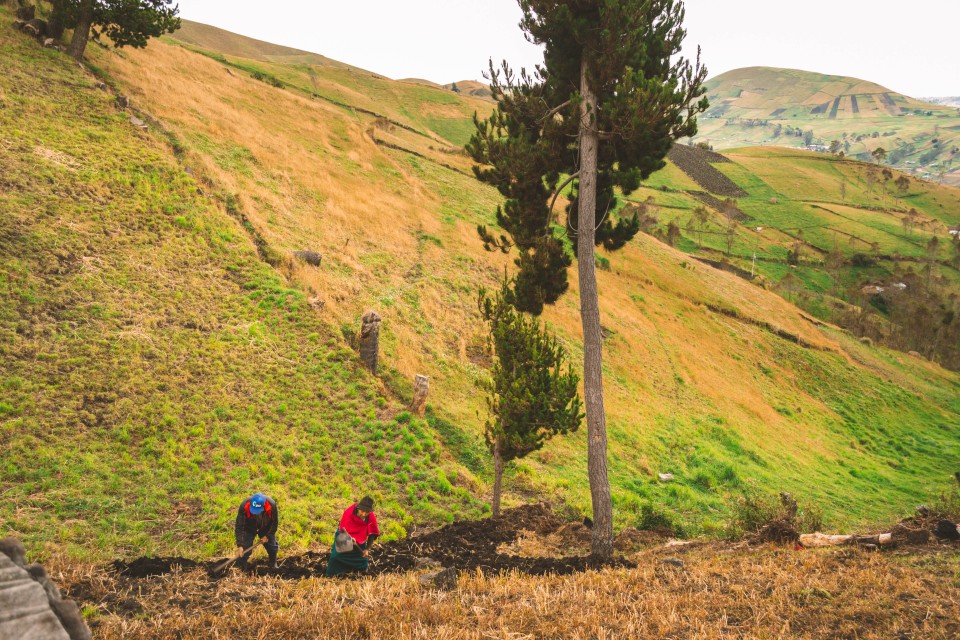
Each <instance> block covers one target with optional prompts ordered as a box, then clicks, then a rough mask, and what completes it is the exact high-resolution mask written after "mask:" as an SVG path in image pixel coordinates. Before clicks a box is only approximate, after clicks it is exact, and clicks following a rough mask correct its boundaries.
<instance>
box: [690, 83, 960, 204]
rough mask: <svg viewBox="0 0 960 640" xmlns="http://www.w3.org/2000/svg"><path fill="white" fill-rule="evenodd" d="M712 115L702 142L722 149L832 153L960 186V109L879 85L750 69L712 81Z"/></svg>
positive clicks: (709, 85)
mask: <svg viewBox="0 0 960 640" xmlns="http://www.w3.org/2000/svg"><path fill="white" fill-rule="evenodd" d="M707 96H708V97H709V99H710V109H709V110H708V111H707V112H706V113H705V114H704V115H703V117H702V118H701V119H700V131H699V133H698V134H697V136H696V138H695V140H696V141H703V142H708V143H709V144H711V145H712V146H714V147H716V148H717V149H730V148H735V147H742V146H746V145H778V146H783V147H805V146H811V145H820V146H822V147H824V148H826V147H829V146H830V145H831V143H832V142H833V141H834V140H836V141H837V142H838V144H839V149H840V150H843V152H844V153H845V154H846V155H847V156H849V157H855V158H858V159H860V160H870V159H871V154H872V153H873V152H874V151H875V150H876V149H878V148H883V149H884V150H885V151H886V153H887V157H888V162H889V163H890V164H891V165H892V166H895V167H897V168H898V169H900V170H902V171H905V172H908V173H910V174H911V175H915V176H917V177H923V178H927V179H931V180H936V181H939V182H943V183H946V184H952V185H954V186H958V185H960V110H958V109H957V108H956V107H955V106H950V105H941V104H931V103H927V102H923V101H922V100H917V99H914V98H910V97H908V96H904V95H901V94H899V93H896V92H894V91H891V90H889V89H887V88H886V87H882V86H880V85H878V84H875V83H873V82H865V81H862V80H857V79H856V78H846V77H840V76H829V75H824V74H819V73H812V72H808V71H797V70H794V69H776V68H769V67H748V68H744V69H736V70H734V71H729V72H727V73H724V74H721V75H719V76H717V77H715V78H711V79H710V80H709V81H708V82H707Z"/></svg>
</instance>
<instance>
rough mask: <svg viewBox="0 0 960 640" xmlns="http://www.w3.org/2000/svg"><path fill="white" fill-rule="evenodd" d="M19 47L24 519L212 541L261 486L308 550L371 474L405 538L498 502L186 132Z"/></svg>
mask: <svg viewBox="0 0 960 640" xmlns="http://www.w3.org/2000/svg"><path fill="white" fill-rule="evenodd" d="M0 15H4V14H0ZM0 47H2V48H3V50H4V56H3V60H2V62H0V66H2V73H0V75H2V80H0V167H2V171H0V176H2V177H0V291H2V295H0V450H2V465H0V495H2V496H3V500H2V503H0V527H2V529H3V531H5V532H9V533H14V534H16V535H18V536H20V537H22V538H23V539H25V540H27V541H32V542H37V543H40V542H53V541H55V542H56V543H57V544H58V545H61V548H64V549H66V550H67V551H69V552H70V553H72V554H76V555H81V556H84V557H104V556H106V557H108V558H109V557H116V554H118V553H122V552H123V551H124V550H130V549H136V550H141V551H148V552H150V551H155V550H158V549H164V550H170V549H177V550H179V551H181V552H185V553H189V554H191V555H213V554H217V553H221V552H222V551H223V550H225V549H229V548H231V547H232V545H233V543H232V535H231V532H232V517H233V515H234V514H235V510H236V505H237V504H238V503H239V501H240V500H241V498H242V497H243V496H245V495H249V494H250V493H252V492H254V491H256V490H258V489H259V490H263V491H266V492H268V493H269V494H271V495H273V496H274V497H275V498H276V499H277V500H278V502H279V504H280V506H281V510H282V512H283V514H282V520H283V522H284V535H283V537H284V545H285V546H287V547H305V546H309V545H311V544H316V543H317V541H318V540H320V539H329V538H330V535H331V531H332V530H333V528H334V526H335V522H336V518H337V517H338V515H339V512H340V510H342V508H343V504H344V502H345V501H347V500H349V499H350V498H352V497H356V496H359V495H362V494H363V493H366V492H370V493H371V494H373V495H375V496H377V497H378V498H379V499H380V503H381V506H380V508H381V510H382V511H383V515H384V516H385V523H387V525H388V528H387V529H386V532H388V533H389V534H390V535H392V536H396V535H398V534H399V533H401V531H402V529H401V527H402V525H403V524H404V523H407V524H409V522H412V521H413V519H414V518H416V519H417V520H433V521H437V520H444V519H448V518H452V517H453V516H454V515H455V514H461V515H466V514H470V513H474V514H476V513H479V508H478V506H479V505H478V504H477V502H476V501H475V500H474V499H473V498H472V497H471V494H470V493H469V492H468V491H467V490H465V489H464V488H463V487H462V486H458V487H454V486H453V485H451V482H450V481H451V480H452V481H453V482H454V483H456V484H458V485H462V484H463V482H467V483H468V484H469V480H468V479H467V478H468V474H466V473H465V472H463V471H462V470H460V471H459V473H460V480H458V479H457V478H458V467H457V466H456V465H454V464H452V463H451V462H450V461H449V460H447V461H444V456H443V454H442V450H441V447H440V445H439V443H438V441H437V435H436V434H435V433H433V432H432V431H431V430H430V429H429V427H427V425H425V424H424V423H422V422H420V421H417V420H414V421H410V419H409V416H408V415H405V416H400V417H399V418H398V420H393V419H391V418H388V417H387V416H394V415H396V414H397V413H398V411H399V410H398V409H396V408H392V407H391V406H390V405H389V403H388V402H387V401H386V400H385V399H384V397H383V395H382V392H381V390H379V389H378V387H377V385H376V383H375V382H374V381H373V380H372V379H371V378H370V377H369V376H368V375H367V374H366V373H364V372H363V371H361V369H360V367H359V366H358V363H357V358H356V356H355V354H354V353H353V351H352V350H350V349H349V348H348V346H347V345H346V344H345V343H344V341H343V339H342V337H341V335H340V332H339V331H338V330H337V328H336V327H331V326H330V325H329V324H328V323H326V322H324V321H323V320H322V319H321V318H319V317H318V315H317V313H316V311H315V309H313V308H312V307H311V306H310V304H308V300H307V298H308V296H307V295H306V294H305V293H304V291H303V289H302V286H301V285H299V284H297V283H291V282H290V281H288V280H287V278H285V277H284V276H282V275H281V274H279V273H278V272H276V271H275V270H274V269H272V268H271V267H270V266H268V265H267V264H265V263H264V262H262V261H261V260H260V258H259V257H258V254H257V249H256V247H255V246H254V243H253V242H251V239H250V237H249V235H248V232H247V230H246V229H245V227H244V224H243V223H242V221H241V220H239V219H236V217H231V216H230V215H228V214H229V211H228V210H227V209H225V208H224V207H223V205H222V203H221V202H219V201H217V200H215V199H212V198H210V197H209V196H208V195H205V192H206V191H207V189H208V187H207V186H206V185H204V184H203V183H201V182H198V180H197V179H196V178H195V177H192V176H191V175H190V174H189V173H188V172H185V171H184V168H183V167H181V166H179V165H178V164H177V162H176V160H175V158H174V157H173V154H172V153H171V151H170V149H169V147H168V146H167V145H166V144H165V143H163V142H160V141H158V140H157V139H156V138H154V137H153V136H152V135H150V134H149V133H143V132H141V131H140V130H139V129H138V128H137V127H136V126H134V125H133V124H131V122H129V121H128V119H129V114H125V113H123V112H121V111H119V110H118V108H117V105H116V103H115V101H114V100H113V98H112V97H111V96H109V95H107V94H105V93H103V92H102V91H100V90H98V89H96V88H95V87H94V79H93V78H92V77H90V76H88V75H85V74H84V73H82V72H81V71H79V70H78V69H77V66H76V64H74V63H73V62H72V61H71V60H69V58H67V57H66V56H63V55H62V54H58V53H56V52H53V51H51V50H44V49H40V48H38V46H37V45H36V43H35V42H33V41H31V40H29V39H27V38H24V37H22V36H20V35H19V34H15V33H14V32H13V31H12V30H9V29H3V30H0ZM444 469H446V472H445V471H444ZM441 475H442V476H443V479H442V481H441ZM428 494H429V497H428ZM414 503H416V504H417V505H418V506H414ZM421 507H422V509H421ZM418 511H419V513H418ZM387 514H390V515H387Z"/></svg>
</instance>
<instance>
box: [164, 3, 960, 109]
mask: <svg viewBox="0 0 960 640" xmlns="http://www.w3.org/2000/svg"><path fill="white" fill-rule="evenodd" d="M917 4H919V5H921V6H922V7H923V8H921V9H914V10H913V11H909V12H907V11H904V10H903V5H902V4H899V3H894V2H892V1H891V0H876V1H868V0H847V2H843V3H838V2H836V1H834V0H808V2H807V3H806V4H805V5H804V6H803V8H802V11H794V10H792V9H784V8H776V7H773V6H771V4H770V3H768V2H762V1H761V0H739V1H738V2H735V3H733V5H731V4H730V3H725V4H720V3H716V2H711V0H686V2H685V6H686V12H687V18H686V21H685V26H686V28H687V31H688V34H687V38H686V40H685V45H684V55H686V56H687V57H694V56H696V50H697V46H698V45H699V46H701V48H702V59H703V62H704V64H705V65H706V66H707V68H708V69H709V72H710V77H715V76H718V75H720V74H722V73H724V72H726V71H731V70H733V69H738V68H742V67H779V68H789V69H801V70H804V71H813V72H817V73H824V74H829V75H838V76H852V77H855V78H858V79H861V80H869V81H871V82H876V83H878V84H881V85H883V86H885V87H887V88H888V89H891V90H893V91H896V92H898V93H903V94H906V95H909V96H912V97H945V96H957V95H960V74H948V73H944V72H943V71H942V69H943V67H944V64H945V63H946V62H948V61H949V60H950V59H952V55H955V46H954V45H953V44H952V43H953V42H954V38H955V34H954V33H953V31H954V30H955V27H956V25H957V24H958V23H960V3H957V2H955V1H954V0H921V2H920V3H917ZM325 5H327V6H325ZM479 5H480V3H475V2H468V1H467V0H411V1H409V2H406V3H403V4H402V5H401V4H398V3H390V2H386V1H385V0H370V1H369V2H367V3H365V6H363V7H356V6H347V5H341V4H336V5H332V6H330V5H328V3H324V2H321V3H306V2H302V1H301V0H278V1H277V2H275V3H273V7H274V8H273V10H271V11H269V12H267V13H265V12H264V11H263V9H262V6H263V5H262V3H259V2H254V1H253V0H233V1H232V2H230V3H229V4H228V3H227V2H226V1H225V0H203V1H201V0H180V10H181V11H180V12H181V16H182V17H183V18H185V19H188V20H193V21H196V22H202V23H205V24H209V25H212V26H215V27H219V28H221V29H226V30H228V31H233V32H235V33H239V34H241V35H245V36H248V37H252V38H257V39H259V40H265V41H268V42H271V43H274V44H280V45H285V46H289V47H293V48H297V49H303V50H306V51H311V52H313V53H318V54H321V55H324V56H326V57H329V58H333V59H335V60H338V61H340V62H344V63H347V64H350V65H353V66H356V67H361V68H364V69H367V70H369V71H373V72H376V73H378V74H381V75H385V76H388V77H391V78H395V79H402V78H422V79H424V80H430V81H432V82H437V83H440V84H448V83H450V82H459V81H462V80H482V72H483V71H484V70H485V69H486V68H487V61H488V59H490V58H492V59H493V61H494V62H495V63H497V64H499V61H500V60H507V61H508V62H510V64H511V65H512V66H514V67H515V68H520V67H527V68H530V67H532V66H533V65H534V64H537V63H538V62H540V61H541V60H542V56H541V54H540V50H539V48H538V47H536V46H534V45H532V44H530V43H528V42H526V40H525V39H524V37H523V34H522V32H521V31H520V29H519V27H518V26H517V23H518V22H519V20H520V16H521V13H520V9H519V7H518V6H517V3H516V1H515V0H488V1H487V2H486V3H483V6H479ZM291 15H297V16H300V18H299V19H296V20H291V19H290V16H291ZM438 52H442V55H438Z"/></svg>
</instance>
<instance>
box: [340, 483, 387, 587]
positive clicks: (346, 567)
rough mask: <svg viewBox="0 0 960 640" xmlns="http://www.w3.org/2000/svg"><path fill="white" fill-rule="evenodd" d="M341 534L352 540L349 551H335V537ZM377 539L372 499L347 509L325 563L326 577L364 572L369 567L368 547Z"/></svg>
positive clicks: (364, 500)
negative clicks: (351, 547)
mask: <svg viewBox="0 0 960 640" xmlns="http://www.w3.org/2000/svg"><path fill="white" fill-rule="evenodd" d="M343 532H346V533H347V534H348V535H349V536H350V538H352V539H353V549H352V550H350V551H337V542H336V536H337V535H339V534H340V533H343ZM378 537H380V527H378V526H377V516H376V515H375V514H374V513H373V499H372V498H371V497H370V496H366V497H364V498H363V500H361V501H360V502H355V503H354V504H352V505H350V506H349V507H347V510H346V511H344V512H343V516H342V517H341V518H340V525H339V526H338V527H337V533H336V534H335V535H334V544H333V548H332V549H330V560H329V561H328V562H327V577H328V578H333V577H334V576H339V575H341V574H344V573H351V572H363V571H366V570H367V567H369V566H370V560H369V553H370V546H371V545H372V544H373V541H374V540H376V539H377V538H378Z"/></svg>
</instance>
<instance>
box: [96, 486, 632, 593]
mask: <svg viewBox="0 0 960 640" xmlns="http://www.w3.org/2000/svg"><path fill="white" fill-rule="evenodd" d="M565 524H567V523H566V522H565V521H564V520H562V519H561V518H559V517H558V516H557V515H555V514H554V513H553V512H552V511H551V510H550V509H549V508H548V507H546V506H545V505H532V506H528V507H520V508H517V509H510V510H507V511H504V513H503V515H501V516H500V517H499V518H487V519H483V520H466V521H463V522H455V523H453V524H449V525H446V526H444V527H441V528H440V529H437V530H436V531H432V532H430V533H427V534H424V535H420V536H415V537H411V538H405V539H403V540H396V541H393V542H388V543H386V544H383V545H375V546H374V548H373V550H372V551H371V562H370V569H369V571H368V572H367V575H379V574H383V573H402V572H405V571H410V570H412V569H416V568H418V567H422V566H425V565H428V564H431V563H430V561H433V563H436V564H439V565H440V566H442V567H443V568H445V569H448V568H454V569H459V570H464V571H474V570H477V569H480V570H481V571H483V572H485V573H503V572H509V571H516V572H519V573H524V574H528V575H546V574H556V575H568V574H571V573H577V572H581V571H586V570H588V569H599V568H602V567H633V566H634V565H633V564H632V563H630V562H627V561H626V560H624V559H623V558H613V559H612V560H608V561H601V560H597V559H596V558H592V557H589V556H586V557H564V558H528V557H521V556H514V555H507V554H503V553H499V552H498V548H499V547H500V546H501V545H503V544H509V543H512V542H515V541H516V540H518V539H519V538H520V536H521V535H522V534H523V532H525V531H526V532H531V533H533V534H534V535H538V536H546V535H548V534H550V533H552V532H555V531H557V530H558V529H560V528H561V527H563V526H564V525H565ZM280 558H281V559H280V566H279V568H277V569H269V568H267V567H266V566H265V564H264V563H262V562H261V563H260V564H257V563H256V562H252V563H251V564H252V571H253V572H254V573H256V574H257V575H269V576H276V577H280V578H286V579H290V580H297V579H301V578H306V577H310V576H322V575H323V574H324V572H325V571H326V568H327V554H326V553H316V552H308V553H305V554H301V555H295V556H285V557H284V556H283V555H282V553H281V557H280ZM220 562H221V561H213V562H196V561H194V560H190V559H188V558H146V557H144V558H137V559H136V560H132V561H130V562H125V561H122V560H117V561H115V562H114V563H113V565H112V568H113V570H114V571H116V572H117V573H119V574H120V575H122V576H124V577H127V578H135V579H136V578H146V577H150V576H158V575H165V574H168V573H171V572H172V571H173V570H174V569H176V568H179V569H181V570H189V569H195V568H197V567H202V568H204V569H206V570H207V572H208V574H209V575H210V576H211V578H217V577H219V575H220V574H219V573H218V572H217V571H216V568H217V567H218V565H219V564H220Z"/></svg>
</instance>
